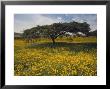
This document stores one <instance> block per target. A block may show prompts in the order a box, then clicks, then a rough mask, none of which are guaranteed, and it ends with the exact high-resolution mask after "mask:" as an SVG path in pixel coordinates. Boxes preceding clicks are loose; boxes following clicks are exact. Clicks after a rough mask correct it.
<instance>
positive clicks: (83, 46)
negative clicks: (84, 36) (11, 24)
mask: <svg viewBox="0 0 110 89" xmlns="http://www.w3.org/2000/svg"><path fill="white" fill-rule="evenodd" d="M60 47H64V48H68V49H69V51H74V52H79V51H86V52H87V51H90V50H91V49H97V43H68V42H56V43H55V44H54V45H53V43H52V42H46V43H40V44H31V45H29V46H28V48H31V49H32V48H36V49H37V48H39V49H45V48H49V49H57V48H60Z"/></svg>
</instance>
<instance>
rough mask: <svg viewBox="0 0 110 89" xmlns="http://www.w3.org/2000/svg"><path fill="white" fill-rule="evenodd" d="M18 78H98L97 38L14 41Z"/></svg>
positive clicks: (15, 67)
mask: <svg viewBox="0 0 110 89" xmlns="http://www.w3.org/2000/svg"><path fill="white" fill-rule="evenodd" d="M14 75H15V76H96V75H97V43H96V37H76V38H58V39H56V44H55V45H54V46H53V44H52V42H51V40H50V39H47V38H42V39H40V38H39V39H36V42H34V43H26V42H25V41H24V40H22V39H15V41H14Z"/></svg>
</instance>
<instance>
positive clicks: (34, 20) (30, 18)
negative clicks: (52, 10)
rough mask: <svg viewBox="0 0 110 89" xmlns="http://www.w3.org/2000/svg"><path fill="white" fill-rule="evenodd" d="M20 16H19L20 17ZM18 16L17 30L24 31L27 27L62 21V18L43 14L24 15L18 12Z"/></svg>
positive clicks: (16, 21) (16, 20) (16, 19)
mask: <svg viewBox="0 0 110 89" xmlns="http://www.w3.org/2000/svg"><path fill="white" fill-rule="evenodd" d="M18 17H19V18H18ZM18 17H16V18H15V27H14V29H15V32H23V30H25V29H29V28H32V27H34V26H37V25H40V26H41V25H50V24H52V23H58V22H61V21H62V19H61V18H58V19H55V18H50V17H48V16H43V15H40V14H39V15H29V14H28V15H22V14H18Z"/></svg>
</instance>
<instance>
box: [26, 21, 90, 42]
mask: <svg viewBox="0 0 110 89" xmlns="http://www.w3.org/2000/svg"><path fill="white" fill-rule="evenodd" d="M89 31H90V25H89V24H88V23H87V22H83V23H79V22H75V21H73V22H69V23H66V22H65V23H54V24H52V25H43V26H39V25H38V26H37V27H33V28H31V29H27V30H25V31H24V36H25V37H28V36H29V35H30V34H31V35H34V37H37V36H36V35H39V37H49V38H51V40H52V42H53V44H55V39H56V38H58V37H59V36H61V35H63V34H65V32H71V33H77V32H82V33H84V34H86V35H88V33H89ZM36 32H39V34H36ZM34 33H35V34H34Z"/></svg>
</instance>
